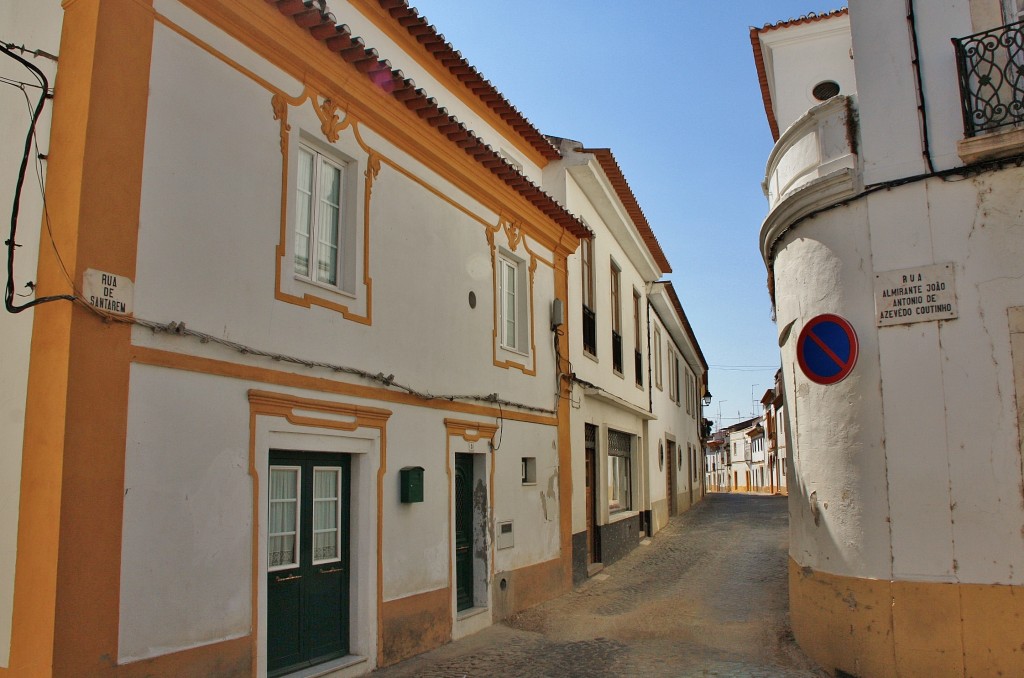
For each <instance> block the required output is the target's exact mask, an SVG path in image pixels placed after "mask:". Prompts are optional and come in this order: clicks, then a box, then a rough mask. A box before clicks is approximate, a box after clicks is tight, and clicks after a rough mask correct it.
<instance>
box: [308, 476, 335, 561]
mask: <svg viewBox="0 0 1024 678" xmlns="http://www.w3.org/2000/svg"><path fill="white" fill-rule="evenodd" d="M340 488H341V469H339V468H314V469H313V563H314V564H319V563H326V562H332V561H336V560H338V559H339V558H340V557H341V549H340V539H341V521H340V513H339V512H340V510H341V501H340V492H339V490H340Z"/></svg>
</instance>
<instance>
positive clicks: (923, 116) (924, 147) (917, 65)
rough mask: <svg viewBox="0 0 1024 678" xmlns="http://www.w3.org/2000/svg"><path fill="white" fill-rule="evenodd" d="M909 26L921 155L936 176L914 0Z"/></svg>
mask: <svg viewBox="0 0 1024 678" xmlns="http://www.w3.org/2000/svg"><path fill="white" fill-rule="evenodd" d="M907 24H909V27H910V41H911V43H912V47H913V48H914V55H913V58H912V59H911V60H910V63H912V64H913V65H914V78H915V82H916V84H917V90H916V94H917V111H918V120H919V122H920V125H921V155H923V156H924V160H925V164H926V165H927V167H928V172H929V173H932V174H934V173H935V166H934V165H933V164H932V149H931V142H930V141H929V138H928V107H927V106H926V105H925V97H924V81H923V80H922V78H921V51H920V48H919V47H918V42H917V21H916V19H915V17H914V0H907Z"/></svg>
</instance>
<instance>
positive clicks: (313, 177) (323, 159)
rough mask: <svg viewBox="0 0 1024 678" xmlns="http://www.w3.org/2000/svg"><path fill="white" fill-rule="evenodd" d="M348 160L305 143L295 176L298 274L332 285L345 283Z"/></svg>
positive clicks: (295, 242)
mask: <svg viewBox="0 0 1024 678" xmlns="http://www.w3.org/2000/svg"><path fill="white" fill-rule="evenodd" d="M345 183H346V182H345V163H343V162H340V161H338V160H337V159H333V158H329V157H327V156H326V155H325V154H323V153H320V152H319V151H316V150H314V149H313V148H312V147H310V146H307V145H305V144H303V145H300V146H299V153H298V169H297V172H296V177H295V234H294V270H295V275H297V276H299V277H301V278H306V279H308V280H311V281H313V282H316V283H320V284H324V285H328V286H331V287H339V288H341V287H344V285H343V284H342V281H343V280H344V278H343V272H342V262H343V261H344V259H345V256H344V252H343V247H344V246H345V243H344V227H343V218H344V210H345V206H344V204H343V200H344V192H345V191H344V187H345Z"/></svg>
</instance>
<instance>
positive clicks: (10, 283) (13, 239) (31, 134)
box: [0, 44, 76, 313]
mask: <svg viewBox="0 0 1024 678" xmlns="http://www.w3.org/2000/svg"><path fill="white" fill-rule="evenodd" d="M15 49H20V50H21V51H26V50H25V48H24V47H20V48H19V47H15V46H14V45H11V44H0V52H2V53H3V54H6V55H7V56H8V57H10V58H12V59H14V60H15V61H17V62H18V63H20V64H21V65H22V66H24V67H25V68H26V69H27V70H28V71H29V72H30V73H31V74H32V75H33V77H35V78H36V80H38V81H39V88H40V94H39V101H37V102H36V105H35V106H34V107H33V108H32V115H31V121H30V123H29V129H28V133H27V134H26V135H25V149H24V152H23V154H22V158H21V164H20V166H19V168H18V178H17V181H16V182H15V187H14V199H13V200H12V201H11V203H12V204H11V226H10V230H9V232H8V236H7V240H6V241H4V244H5V245H7V282H6V284H5V286H4V307H5V308H6V309H7V312H8V313H21V312H22V311H24V310H27V309H29V308H32V307H33V306H38V305H39V304H45V303H47V302H51V301H62V300H66V301H75V299H76V297H75V296H74V295H71V294H56V295H51V296H46V297H38V298H36V299H33V300H32V301H29V302H26V303H24V304H21V305H18V304H15V303H14V253H15V250H16V249H17V248H18V247H19V245H18V241H17V234H18V215H19V213H20V211H21V191H22V188H23V186H24V184H25V175H26V174H27V173H28V163H29V158H30V156H31V155H32V145H33V143H34V142H35V136H36V124H37V123H38V122H39V117H40V116H41V115H42V113H43V107H44V106H45V105H46V100H47V99H48V98H49V97H50V96H51V95H50V83H49V81H48V80H47V79H46V75H45V74H44V73H43V72H42V71H41V70H39V69H38V68H36V66H35V65H33V64H32V63H30V62H29V61H26V60H25V59H23V58H22V57H20V56H18V55H17V54H15V53H14V50H15ZM31 53H33V54H38V55H39V56H42V55H44V54H45V53H41V54H40V53H39V51H38V50H37V51H36V52H31ZM46 56H48V57H50V58H52V55H46ZM8 84H9V83H8ZM22 92H24V89H22ZM25 95H26V97H27V96H28V94H27V92H25ZM44 206H45V200H44ZM44 209H45V208H44ZM46 223H47V231H49V232H50V238H51V241H52V239H53V233H52V231H50V227H49V218H48V217H47V219H46ZM54 251H56V248H54ZM58 261H60V256H59V255H58ZM60 266H61V269H62V270H63V272H64V275H65V277H68V278H70V276H68V273H67V270H66V269H65V268H64V262H63V261H60ZM29 287H30V288H32V287H33V286H32V284H31V283H29Z"/></svg>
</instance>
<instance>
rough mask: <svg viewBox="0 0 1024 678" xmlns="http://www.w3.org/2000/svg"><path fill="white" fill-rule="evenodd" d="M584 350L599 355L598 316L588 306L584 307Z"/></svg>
mask: <svg viewBox="0 0 1024 678" xmlns="http://www.w3.org/2000/svg"><path fill="white" fill-rule="evenodd" d="M583 350H584V351H586V352H587V353H589V354H590V355H594V356H596V355H597V316H595V315H594V312H593V311H591V310H590V309H589V308H587V307H586V306H584V307H583Z"/></svg>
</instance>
